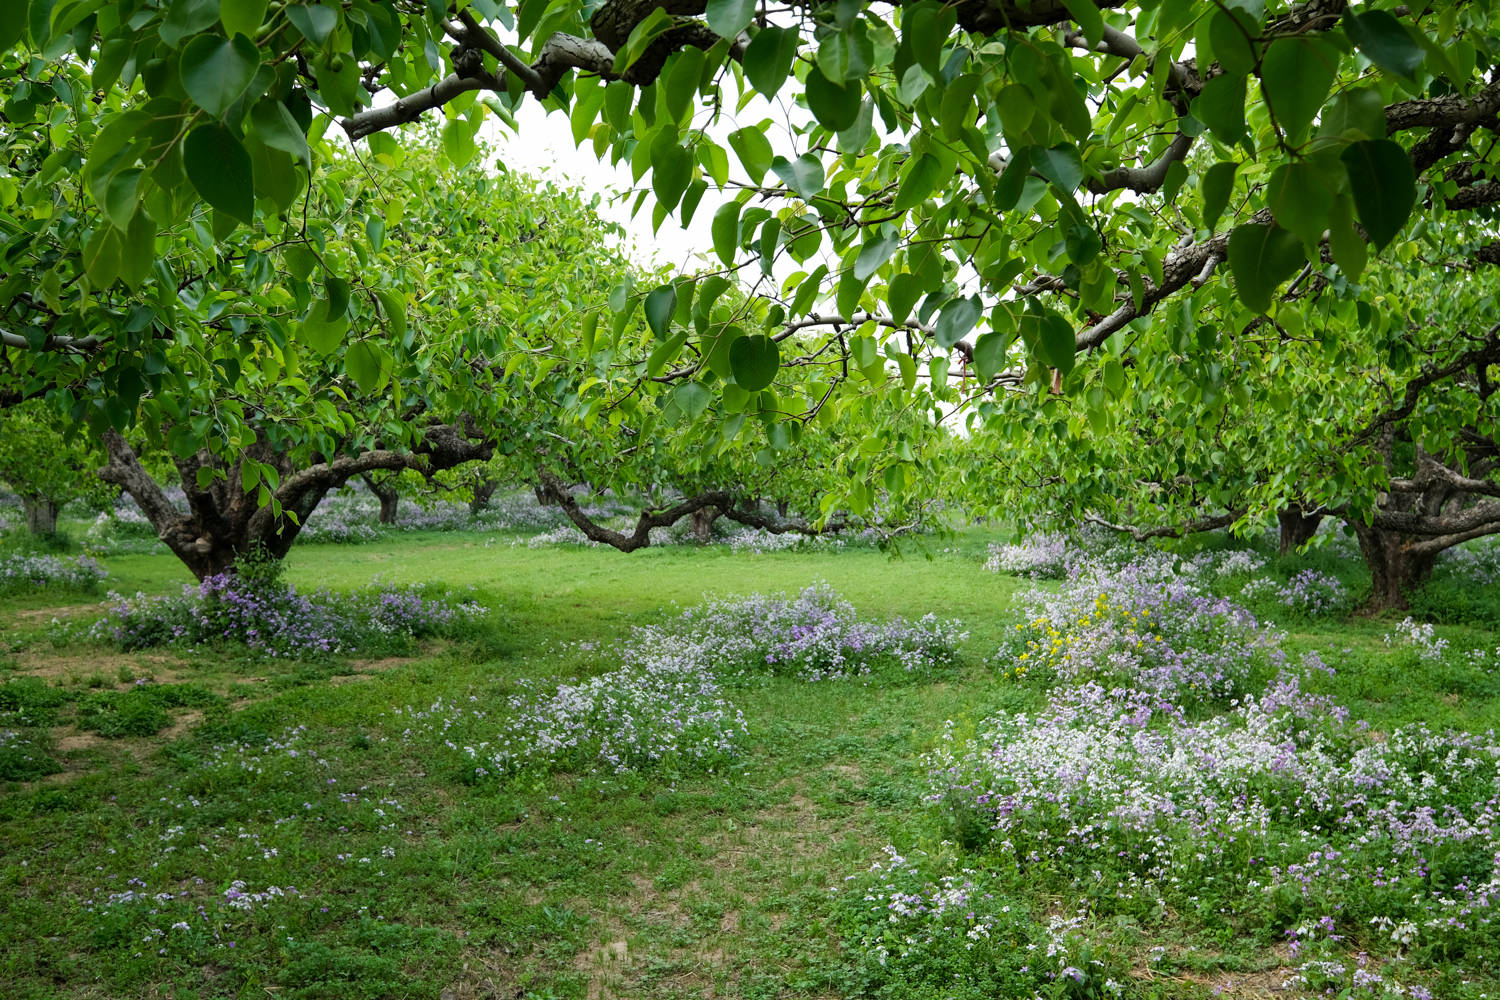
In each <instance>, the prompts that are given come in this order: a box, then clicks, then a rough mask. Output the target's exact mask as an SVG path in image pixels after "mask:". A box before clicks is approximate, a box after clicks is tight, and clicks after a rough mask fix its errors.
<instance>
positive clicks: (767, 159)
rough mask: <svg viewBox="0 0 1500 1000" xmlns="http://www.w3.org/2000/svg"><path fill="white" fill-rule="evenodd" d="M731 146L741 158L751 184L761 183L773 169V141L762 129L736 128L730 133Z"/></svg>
mask: <svg viewBox="0 0 1500 1000" xmlns="http://www.w3.org/2000/svg"><path fill="white" fill-rule="evenodd" d="M729 148H730V149H732V150H734V155H736V156H738V157H739V158H740V164H741V165H742V166H744V168H745V173H746V174H748V175H749V177H750V183H751V184H759V183H760V182H761V180H762V178H764V177H765V176H766V171H767V170H770V169H771V143H770V142H768V141H767V140H766V134H765V133H764V132H762V131H761V130H760V129H758V128H741V129H735V130H734V131H733V132H731V133H729Z"/></svg>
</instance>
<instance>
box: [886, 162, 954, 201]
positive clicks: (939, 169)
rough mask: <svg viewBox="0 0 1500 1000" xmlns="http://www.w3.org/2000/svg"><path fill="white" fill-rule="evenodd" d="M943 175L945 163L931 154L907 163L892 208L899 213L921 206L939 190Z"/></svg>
mask: <svg viewBox="0 0 1500 1000" xmlns="http://www.w3.org/2000/svg"><path fill="white" fill-rule="evenodd" d="M942 174H943V161H942V160H939V159H938V158H937V157H936V156H933V155H932V154H931V153H922V154H920V155H918V156H916V157H914V158H912V159H911V160H909V161H907V164H906V167H905V169H904V171H903V173H902V176H901V185H900V186H899V187H897V188H896V200H895V202H894V203H893V204H892V205H891V208H892V209H893V210H894V211H897V212H905V211H906V210H907V209H910V208H915V207H916V206H918V205H920V204H921V203H922V202H924V201H926V200H927V199H928V198H929V197H931V196H932V192H933V191H935V190H937V186H938V183H939V182H940V181H941V180H942V179H943V178H942Z"/></svg>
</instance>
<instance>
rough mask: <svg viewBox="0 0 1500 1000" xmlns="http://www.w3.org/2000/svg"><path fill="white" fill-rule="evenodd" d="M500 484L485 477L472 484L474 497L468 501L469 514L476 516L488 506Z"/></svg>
mask: <svg viewBox="0 0 1500 1000" xmlns="http://www.w3.org/2000/svg"><path fill="white" fill-rule="evenodd" d="M499 488H500V484H499V483H498V482H496V481H495V480H493V479H490V478H489V477H488V476H486V477H485V478H483V479H480V480H479V481H477V482H476V483H475V484H474V496H473V497H472V498H471V499H470V500H469V513H470V514H478V513H479V512H480V511H482V510H484V509H485V508H486V507H488V506H489V505H490V499H491V498H492V497H494V495H495V490H497V489H499Z"/></svg>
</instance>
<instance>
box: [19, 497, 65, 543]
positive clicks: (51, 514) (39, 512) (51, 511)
mask: <svg viewBox="0 0 1500 1000" xmlns="http://www.w3.org/2000/svg"><path fill="white" fill-rule="evenodd" d="M21 508H22V509H23V510H24V511H25V512H26V530H27V531H29V532H31V533H32V534H33V535H55V534H57V511H58V506H57V504H55V503H53V502H52V501H51V500H48V499H47V498H46V497H28V496H22V497H21Z"/></svg>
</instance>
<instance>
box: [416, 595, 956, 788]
mask: <svg viewBox="0 0 1500 1000" xmlns="http://www.w3.org/2000/svg"><path fill="white" fill-rule="evenodd" d="M963 637H964V633H963V632H962V631H961V629H960V626H959V624H958V623H957V622H945V621H940V620H938V619H937V618H936V617H932V616H929V617H928V618H924V619H922V620H921V621H918V622H914V623H908V622H904V621H902V620H900V619H896V620H894V621H890V622H869V621H865V620H862V619H860V618H859V617H858V615H857V614H856V613H855V611H854V609H853V607H852V606H850V605H849V604H848V602H846V601H843V600H841V599H840V598H839V597H838V595H837V594H836V593H834V591H833V590H832V588H830V587H828V586H827V585H826V584H823V585H818V586H813V587H808V588H807V589H805V590H803V591H802V592H801V593H799V594H797V595H796V596H795V597H788V596H786V595H784V594H778V595H773V596H769V597H768V596H764V595H760V594H753V595H751V596H749V597H743V598H734V599H723V600H714V601H709V602H706V603H704V604H702V605H700V606H698V607H695V608H692V609H689V610H687V611H685V612H683V613H682V614H681V615H680V616H678V617H677V618H676V619H674V620H672V621H670V622H668V623H667V624H665V625H662V626H640V627H637V628H635V629H634V630H632V632H631V633H630V635H629V636H628V637H626V638H625V639H624V640H622V641H621V642H619V643H616V644H614V645H613V646H611V647H609V648H607V649H605V650H602V651H599V650H596V649H592V648H590V649H587V650H585V649H583V648H582V647H579V648H578V649H577V650H576V651H577V652H578V653H585V652H587V653H599V654H601V655H603V656H605V657H606V658H608V659H610V660H613V661H614V662H615V663H616V664H617V666H616V667H615V668H614V669H611V670H608V671H606V672H604V673H601V674H599V675H597V676H594V677H591V678H589V679H587V680H585V681H581V682H578V683H568V684H560V685H557V686H556V687H555V688H551V689H537V688H535V687H533V686H531V685H529V684H523V685H522V686H523V689H524V690H522V691H521V692H520V693H518V694H515V695H512V696H511V697H510V698H509V699H508V700H507V702H506V704H505V706H504V709H503V711H502V712H501V713H499V714H500V719H499V724H498V726H497V725H496V723H495V722H494V721H491V720H489V719H488V716H489V714H490V709H491V706H489V705H488V704H483V703H481V702H480V700H479V697H478V696H477V695H470V697H469V700H468V702H467V703H464V702H453V701H446V700H441V699H440V700H438V701H437V702H434V703H433V704H431V705H429V706H427V707H426V708H418V707H412V706H407V707H404V708H398V709H396V710H395V711H394V713H393V715H394V717H395V718H396V719H397V720H398V722H400V724H401V725H402V726H403V731H402V733H401V735H402V738H403V739H406V740H408V741H413V740H417V741H423V742H427V743H436V744H440V745H442V746H443V747H445V748H446V749H447V750H448V751H449V753H452V754H458V755H461V759H462V760H463V761H464V764H463V768H464V770H465V772H466V773H467V774H469V775H470V776H472V777H475V778H485V777H490V776H493V775H510V774H516V773H522V772H536V771H548V770H558V769H575V770H584V769H590V768H605V769H608V770H610V771H614V772H626V771H641V770H648V769H649V770H660V769H663V768H671V769H676V770H703V769H706V768H712V767H714V766H717V765H718V764H719V763H721V762H723V761H727V760H729V759H732V758H734V757H735V756H737V755H738V754H739V752H740V748H741V746H742V745H743V741H744V738H745V733H746V728H745V719H744V716H743V715H742V714H741V712H740V710H739V709H738V708H736V707H735V706H734V704H732V703H731V702H730V700H729V699H728V697H727V695H726V688H727V686H728V684H729V683H730V682H733V681H744V680H746V679H748V678H750V677H752V676H755V675H758V674H764V673H767V672H770V673H781V674H788V675H792V676H795V677H798V678H801V679H804V680H809V681H814V680H827V679H832V678H838V677H855V676H859V677H865V676H869V675H871V674H872V673H873V672H874V671H876V670H878V669H881V668H885V669H888V670H894V671H900V672H901V674H902V675H903V676H904V675H905V674H906V673H908V672H913V673H918V672H926V671H929V670H931V669H933V668H935V667H937V666H939V665H941V664H944V663H947V662H949V661H950V660H951V659H952V658H953V657H954V656H955V655H956V646H957V643H958V642H960V641H961V640H962V639H963Z"/></svg>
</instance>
